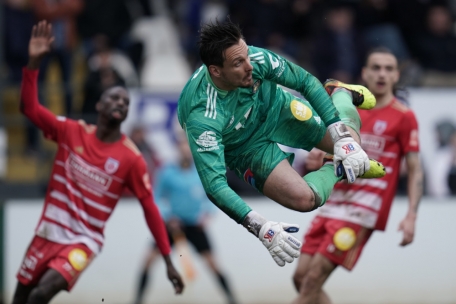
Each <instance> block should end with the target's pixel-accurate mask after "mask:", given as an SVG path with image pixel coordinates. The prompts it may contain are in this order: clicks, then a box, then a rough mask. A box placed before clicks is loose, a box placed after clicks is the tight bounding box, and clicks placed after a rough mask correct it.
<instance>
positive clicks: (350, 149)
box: [342, 144, 355, 154]
mask: <svg viewBox="0 0 456 304" xmlns="http://www.w3.org/2000/svg"><path fill="white" fill-rule="evenodd" d="M342 149H344V150H345V154H348V153H350V152H353V151H355V146H353V144H346V145H344V146H342Z"/></svg>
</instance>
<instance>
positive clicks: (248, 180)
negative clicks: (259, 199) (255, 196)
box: [244, 169, 256, 189]
mask: <svg viewBox="0 0 456 304" xmlns="http://www.w3.org/2000/svg"><path fill="white" fill-rule="evenodd" d="M244 181H245V182H246V183H247V184H249V185H250V186H252V187H253V188H255V189H256V187H255V178H254V177H253V172H252V170H250V169H247V170H246V171H245V172H244Z"/></svg>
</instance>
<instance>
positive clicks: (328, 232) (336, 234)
mask: <svg viewBox="0 0 456 304" xmlns="http://www.w3.org/2000/svg"><path fill="white" fill-rule="evenodd" d="M372 232H373V230H372V229H368V228H365V227H363V226H360V225H358V224H353V223H350V222H346V221H341V220H337V219H332V218H326V217H322V216H316V217H315V218H314V219H313V221H312V223H311V226H310V228H309V230H308V231H307V233H306V235H305V236H304V244H303V245H302V248H301V252H302V253H307V254H310V255H314V254H316V253H319V254H321V255H323V256H324V257H326V258H328V259H329V260H330V261H331V262H333V263H334V264H336V265H341V266H343V267H345V268H346V269H348V270H352V269H353V267H354V266H355V264H356V262H357V261H358V258H359V256H360V254H361V251H362V250H363V248H364V245H365V244H366V243H367V240H368V239H369V237H370V236H371V234H372Z"/></svg>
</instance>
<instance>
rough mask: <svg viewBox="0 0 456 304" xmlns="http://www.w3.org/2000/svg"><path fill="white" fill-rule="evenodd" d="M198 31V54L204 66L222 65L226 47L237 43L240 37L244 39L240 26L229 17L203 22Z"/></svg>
mask: <svg viewBox="0 0 456 304" xmlns="http://www.w3.org/2000/svg"><path fill="white" fill-rule="evenodd" d="M199 33H200V35H199V41H198V46H199V54H200V58H201V61H202V62H203V63H204V64H205V65H206V66H210V65H216V66H219V67H222V66H223V62H224V61H225V51H226V49H227V48H229V47H231V46H233V45H235V44H237V43H238V42H239V40H240V39H244V37H243V36H242V31H241V28H240V27H239V26H238V25H237V24H235V23H233V22H231V20H230V19H229V18H227V20H226V21H225V22H222V23H221V22H219V21H218V20H215V22H210V23H206V24H203V25H201V29H200V32H199Z"/></svg>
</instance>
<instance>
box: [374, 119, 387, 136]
mask: <svg viewBox="0 0 456 304" xmlns="http://www.w3.org/2000/svg"><path fill="white" fill-rule="evenodd" d="M386 127H388V123H387V122H386V121H384V120H377V121H376V122H375V124H374V128H373V130H372V131H373V132H374V134H375V135H382V134H383V132H385V130H386Z"/></svg>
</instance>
